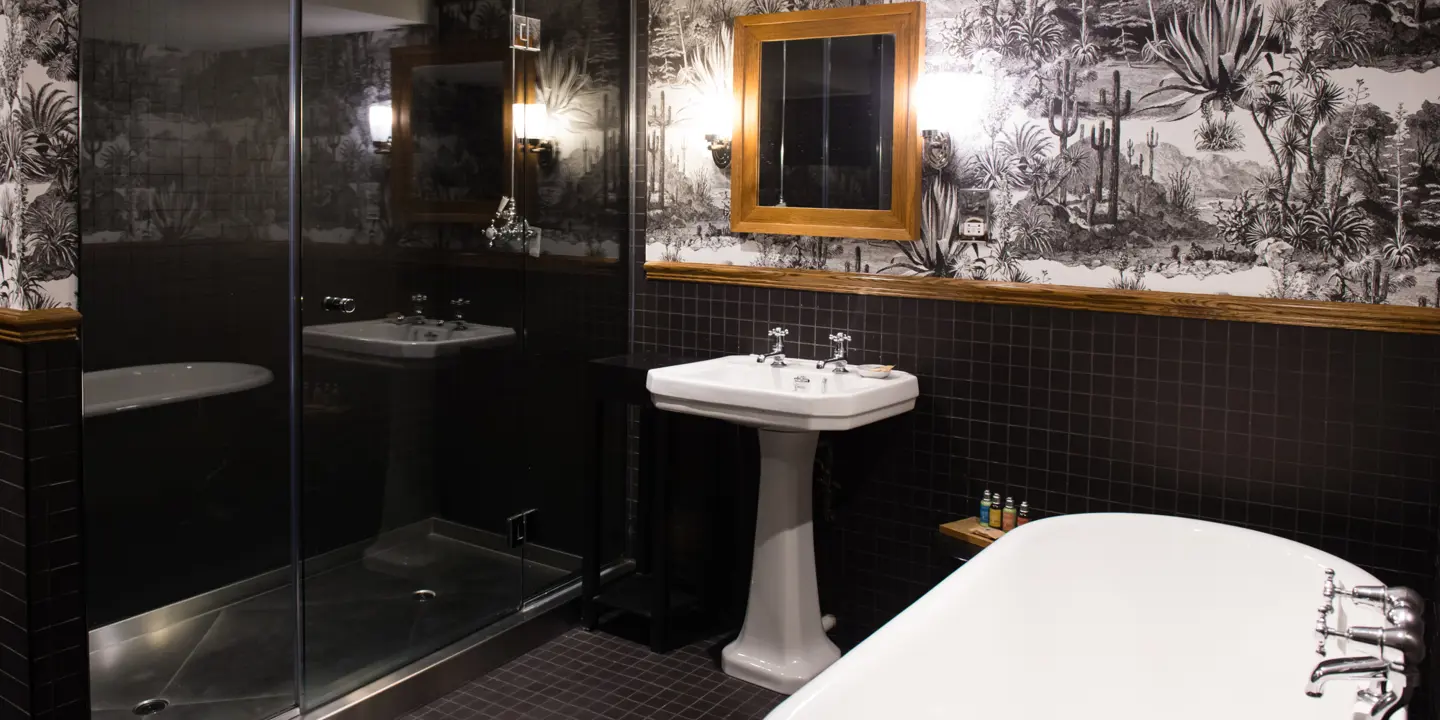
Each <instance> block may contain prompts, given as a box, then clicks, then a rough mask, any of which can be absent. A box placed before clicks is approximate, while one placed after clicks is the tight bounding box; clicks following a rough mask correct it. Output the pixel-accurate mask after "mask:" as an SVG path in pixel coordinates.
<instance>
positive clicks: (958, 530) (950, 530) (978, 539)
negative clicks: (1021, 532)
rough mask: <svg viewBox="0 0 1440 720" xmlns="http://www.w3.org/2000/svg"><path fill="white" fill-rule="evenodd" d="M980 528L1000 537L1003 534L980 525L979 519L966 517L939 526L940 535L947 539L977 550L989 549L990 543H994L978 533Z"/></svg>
mask: <svg viewBox="0 0 1440 720" xmlns="http://www.w3.org/2000/svg"><path fill="white" fill-rule="evenodd" d="M981 528H985V529H987V530H993V531H994V532H997V533H1000V534H1001V535H1003V534H1004V533H1003V532H1002V531H1000V530H994V529H993V528H990V527H989V526H988V525H981V524H980V520H979V518H973V517H968V518H965V519H964V520H956V521H955V522H948V523H945V524H944V525H941V526H940V533H941V534H942V535H945V536H947V537H952V538H955V539H956V540H959V541H961V542H966V543H969V544H971V545H974V546H975V547H977V548H980V549H984V548H987V547H990V545H991V543H994V542H995V541H994V540H992V539H991V538H990V537H988V536H986V535H983V534H981V533H980V532H978V531H979V530H980V529H981Z"/></svg>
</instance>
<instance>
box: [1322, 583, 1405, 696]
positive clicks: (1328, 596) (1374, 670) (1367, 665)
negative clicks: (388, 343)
mask: <svg viewBox="0 0 1440 720" xmlns="http://www.w3.org/2000/svg"><path fill="white" fill-rule="evenodd" d="M1322 594H1323V595H1324V598H1325V604H1324V605H1321V606H1320V609H1319V618H1318V619H1317V620H1316V621H1315V634H1316V635H1319V636H1320V642H1319V645H1318V646H1317V647H1316V648H1315V652H1316V653H1318V654H1320V655H1322V656H1323V655H1325V653H1326V647H1325V644H1326V641H1327V640H1329V639H1330V638H1332V637H1343V638H1347V639H1349V640H1352V641H1354V642H1359V643H1365V644H1367V645H1374V646H1375V647H1376V648H1377V649H1378V650H1379V655H1380V656H1379V657H1368V656H1366V657H1346V658H1333V659H1330V660H1322V661H1320V663H1319V664H1318V665H1316V666H1315V669H1314V670H1313V671H1311V673H1310V682H1309V683H1307V684H1306V685H1305V694H1306V695H1309V696H1310V697H1320V696H1321V695H1323V694H1324V693H1325V685H1326V683H1328V682H1329V681H1330V680H1332V679H1336V678H1341V679H1348V680H1361V681H1366V682H1367V684H1366V685H1365V686H1364V687H1362V688H1361V689H1360V691H1359V692H1358V693H1357V694H1356V700H1357V701H1358V702H1362V703H1366V704H1368V705H1369V715H1370V717H1374V718H1380V720H1389V718H1390V717H1391V716H1392V715H1394V714H1395V713H1396V711H1398V710H1399V709H1400V708H1403V707H1407V706H1408V705H1410V701H1411V700H1412V699H1413V697H1414V695H1415V687H1416V685H1418V684H1419V683H1420V673H1419V670H1418V668H1419V666H1420V663H1421V661H1423V660H1424V659H1425V640H1424V633H1425V631H1424V620H1423V619H1422V614H1423V612H1424V609H1425V600H1424V599H1423V598H1421V597H1420V594H1419V593H1417V592H1415V591H1414V590H1411V589H1409V588H1403V587H1394V588H1389V587H1384V586H1379V585H1373V586H1372V585H1362V586H1357V587H1354V588H1351V589H1349V590H1346V589H1345V588H1344V587H1342V586H1341V585H1340V584H1339V583H1338V582H1336V580H1335V571H1334V570H1333V569H1331V568H1326V569H1325V587H1324V590H1323V592H1322ZM1336 596H1342V597H1349V598H1351V599H1353V600H1355V601H1356V602H1359V603H1361V604H1365V605H1372V606H1375V607H1378V608H1380V609H1381V610H1382V611H1383V612H1384V613H1385V617H1386V619H1387V620H1389V622H1390V623H1391V624H1392V625H1393V626H1392V627H1348V628H1345V629H1343V630H1332V629H1331V628H1330V625H1329V622H1328V620H1327V618H1328V616H1329V615H1331V614H1332V613H1334V612H1335V598H1336ZM1386 648H1391V649H1394V650H1398V651H1400V653H1401V654H1402V656H1403V660H1393V661H1392V660H1386V659H1385V649H1386ZM1392 672H1397V673H1401V674H1403V675H1404V677H1405V686H1404V689H1402V690H1401V691H1400V693H1398V694H1397V693H1396V692H1395V691H1393V690H1391V689H1390V673H1392ZM1357 716H1359V714H1357Z"/></svg>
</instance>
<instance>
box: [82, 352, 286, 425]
mask: <svg viewBox="0 0 1440 720" xmlns="http://www.w3.org/2000/svg"><path fill="white" fill-rule="evenodd" d="M274 377H275V376H274V375H273V374H272V373H271V372H270V371H269V370H266V369H265V368H263V367H260V366H258V365H243V364H240V363H221V362H197V363H168V364H164V365H136V366H134V367H122V368H114V369H112V370H97V371H95V372H87V373H85V374H84V376H82V379H81V383H80V387H81V398H82V401H83V402H84V415H85V417H87V418H88V417H96V416H98V415H109V414H110V413H117V412H123V411H126V410H139V409H140V408H147V407H154V406H156V405H168V404H170V403H176V402H183V401H186V400H195V399H198V398H203V397H211V396H214V395H225V394H229V393H236V392H240V391H242V390H250V389H252V388H257V387H262V386H264V385H269V384H270V381H271V380H273V379H274Z"/></svg>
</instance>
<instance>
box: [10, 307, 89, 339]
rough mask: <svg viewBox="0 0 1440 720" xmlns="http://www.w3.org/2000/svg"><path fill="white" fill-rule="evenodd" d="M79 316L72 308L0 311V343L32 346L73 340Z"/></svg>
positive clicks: (77, 328) (78, 324) (78, 325)
mask: <svg viewBox="0 0 1440 720" xmlns="http://www.w3.org/2000/svg"><path fill="white" fill-rule="evenodd" d="M79 331H80V313H79V312H77V311H75V310H74V309H72V308H55V309H49V310H12V309H9V308H0V342H11V343H33V342H47V341H51V340H74V339H75V338H76V337H78V335H79Z"/></svg>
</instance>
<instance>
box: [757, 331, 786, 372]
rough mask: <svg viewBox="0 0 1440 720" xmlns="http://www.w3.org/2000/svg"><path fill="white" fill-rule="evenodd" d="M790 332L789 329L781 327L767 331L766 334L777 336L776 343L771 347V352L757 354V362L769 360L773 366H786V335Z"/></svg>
mask: <svg viewBox="0 0 1440 720" xmlns="http://www.w3.org/2000/svg"><path fill="white" fill-rule="evenodd" d="M789 334H790V331H789V330H786V329H785V328H780V327H777V328H774V329H772V330H771V331H770V332H768V333H766V335H769V336H770V337H772V338H775V345H774V346H773V347H772V348H771V349H770V352H768V353H761V354H759V355H756V356H755V362H757V363H763V362H765V361H766V360H769V361H770V366H771V367H785V336H786V335H789Z"/></svg>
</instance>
